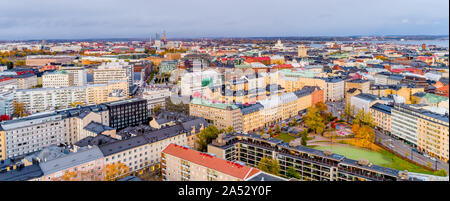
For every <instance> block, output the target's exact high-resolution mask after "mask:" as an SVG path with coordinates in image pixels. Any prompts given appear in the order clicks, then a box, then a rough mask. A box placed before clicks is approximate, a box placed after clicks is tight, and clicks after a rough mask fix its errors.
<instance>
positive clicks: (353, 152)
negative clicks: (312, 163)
mask: <svg viewBox="0 0 450 201" xmlns="http://www.w3.org/2000/svg"><path fill="white" fill-rule="evenodd" d="M311 148H313V149H318V150H325V149H328V150H331V151H332V152H333V153H336V154H340V155H344V156H345V157H347V158H350V159H353V160H359V159H361V158H364V159H367V160H369V161H370V162H371V163H372V164H374V165H379V166H383V167H387V168H392V169H397V170H408V171H409V172H417V173H424V174H435V173H434V172H433V171H430V170H427V169H425V168H423V167H420V166H418V165H415V164H412V163H410V162H408V161H406V160H403V159H402V158H399V157H397V156H395V155H394V154H392V153H389V152H387V151H385V150H383V151H381V152H375V151H371V150H367V149H362V148H357V147H349V146H341V145H333V146H332V147H331V146H312V147H311Z"/></svg>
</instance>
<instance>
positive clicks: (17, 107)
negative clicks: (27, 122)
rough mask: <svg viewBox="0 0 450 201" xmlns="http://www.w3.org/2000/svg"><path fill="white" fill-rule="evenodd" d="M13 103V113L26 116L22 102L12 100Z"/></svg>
mask: <svg viewBox="0 0 450 201" xmlns="http://www.w3.org/2000/svg"><path fill="white" fill-rule="evenodd" d="M13 105H14V115H16V116H17V117H25V116H27V113H26V111H25V104H24V103H21V102H18V101H16V100H14V102H13Z"/></svg>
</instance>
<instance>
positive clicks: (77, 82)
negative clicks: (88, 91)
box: [61, 66, 87, 86]
mask: <svg viewBox="0 0 450 201" xmlns="http://www.w3.org/2000/svg"><path fill="white" fill-rule="evenodd" d="M61 69H62V70H64V71H66V72H67V73H68V74H69V82H70V83H69V84H70V86H84V85H86V83H87V74H86V70H85V69H84V68H83V67H73V66H63V67H62V68H61Z"/></svg>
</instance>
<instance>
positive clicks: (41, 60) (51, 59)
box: [25, 55, 75, 66]
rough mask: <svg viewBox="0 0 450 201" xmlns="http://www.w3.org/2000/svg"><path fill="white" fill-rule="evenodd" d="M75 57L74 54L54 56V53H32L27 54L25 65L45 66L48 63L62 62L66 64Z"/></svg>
mask: <svg viewBox="0 0 450 201" xmlns="http://www.w3.org/2000/svg"><path fill="white" fill-rule="evenodd" d="M74 59H75V57H74V56H66V55H61V56H54V55H32V56H27V58H26V61H25V63H26V65H27V66H45V65H48V64H50V63H62V64H68V63H71V62H72V61H73V60H74Z"/></svg>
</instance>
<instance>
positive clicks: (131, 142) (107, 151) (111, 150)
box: [99, 136, 148, 157]
mask: <svg viewBox="0 0 450 201" xmlns="http://www.w3.org/2000/svg"><path fill="white" fill-rule="evenodd" d="M147 143H148V141H147V139H146V138H145V137H144V136H135V137H131V138H128V139H125V140H120V141H116V142H113V143H109V144H104V145H99V149H100V151H101V153H103V155H104V156H105V157H106V156H109V155H113V154H116V153H119V152H122V151H125V150H128V149H132V148H135V147H139V146H142V145H145V144H147Z"/></svg>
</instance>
